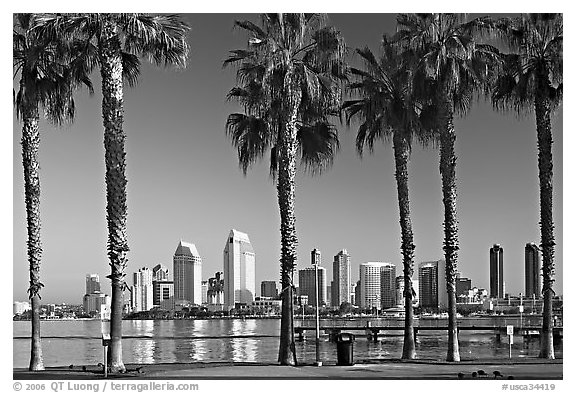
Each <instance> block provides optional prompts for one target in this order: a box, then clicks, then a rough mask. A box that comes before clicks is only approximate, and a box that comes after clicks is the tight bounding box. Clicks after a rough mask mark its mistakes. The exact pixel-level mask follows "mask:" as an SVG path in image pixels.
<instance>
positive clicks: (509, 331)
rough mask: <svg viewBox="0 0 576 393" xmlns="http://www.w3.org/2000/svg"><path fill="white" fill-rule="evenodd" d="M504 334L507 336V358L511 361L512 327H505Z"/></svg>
mask: <svg viewBox="0 0 576 393" xmlns="http://www.w3.org/2000/svg"><path fill="white" fill-rule="evenodd" d="M506 334H508V357H509V358H510V359H512V340H513V337H514V325H507V326H506Z"/></svg>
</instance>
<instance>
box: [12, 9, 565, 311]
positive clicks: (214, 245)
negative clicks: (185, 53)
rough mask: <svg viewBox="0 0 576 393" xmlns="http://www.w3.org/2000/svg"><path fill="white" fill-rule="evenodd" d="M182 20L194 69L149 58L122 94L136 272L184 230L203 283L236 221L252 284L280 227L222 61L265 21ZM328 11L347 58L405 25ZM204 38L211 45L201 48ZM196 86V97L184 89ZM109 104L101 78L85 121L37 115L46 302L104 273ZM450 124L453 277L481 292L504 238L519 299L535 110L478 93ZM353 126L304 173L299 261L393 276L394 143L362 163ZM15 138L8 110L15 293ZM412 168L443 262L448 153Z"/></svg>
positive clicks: (271, 262) (557, 208) (417, 232)
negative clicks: (246, 168) (342, 259)
mask: <svg viewBox="0 0 576 393" xmlns="http://www.w3.org/2000/svg"><path fill="white" fill-rule="evenodd" d="M185 18H186V19H187V20H188V21H189V23H190V25H191V26H192V31H191V32H190V41H189V42H190V46H191V49H192V53H191V57H190V61H189V65H188V68H187V69H186V70H177V71H172V70H161V69H155V68H153V67H150V66H148V65H143V69H142V76H141V79H140V82H139V84H138V85H137V86H136V87H135V88H133V89H128V88H127V89H126V90H125V105H126V107H125V129H126V133H127V142H126V148H127V171H128V172H127V175H128V241H129V246H130V249H131V250H130V252H129V253H128V271H135V270H137V268H138V267H139V266H144V265H146V266H154V265H156V264H157V263H163V264H165V265H170V257H171V255H170V252H171V249H172V248H173V244H174V239H178V238H186V239H190V240H191V241H193V242H194V243H195V244H196V245H197V246H198V249H199V252H200V254H201V255H202V256H203V269H204V270H205V271H206V272H210V273H206V274H205V275H204V277H203V278H202V279H207V278H208V277H210V276H211V274H213V273H214V272H216V271H221V268H220V266H221V253H222V249H221V239H222V237H223V236H224V235H225V233H226V232H227V231H228V229H229V228H231V227H238V228H242V229H243V230H244V231H246V232H247V233H250V236H251V240H252V242H253V244H254V248H255V252H256V253H257V254H258V260H259V262H258V264H259V265H258V268H257V269H256V281H257V282H261V281H263V280H271V279H273V280H275V281H278V280H279V277H278V276H279V274H278V270H279V256H280V249H279V248H280V235H279V222H280V221H279V217H278V206H277V198H276V189H275V186H274V184H273V183H272V181H271V180H270V179H269V177H268V166H267V164H266V162H262V163H259V164H256V165H255V166H254V168H253V170H251V171H250V172H249V173H248V175H247V176H246V177H243V176H242V174H241V171H240V170H239V168H238V163H237V154H236V151H235V150H234V149H233V148H232V146H231V144H230V141H229V140H228V139H227V138H226V135H225V132H224V124H225V119H226V116H227V115H228V114H229V113H233V112H238V111H240V108H239V107H238V106H237V105H235V104H234V103H228V102H226V100H225V95H226V93H227V91H228V90H229V89H230V88H231V87H233V86H234V85H235V82H234V72H233V70H222V67H221V65H222V61H223V60H224V59H225V58H226V56H227V54H228V51H229V50H232V49H237V48H243V47H244V46H245V41H246V37H244V36H243V35H242V34H240V33H239V32H238V31H233V30H232V25H233V21H234V19H250V20H255V15H241V14H238V15H236V14H234V15H231V14H218V15H216V14H208V15H198V14H190V15H186V16H185ZM329 21H330V23H331V24H332V25H334V26H335V27H337V28H338V29H340V30H341V32H342V35H343V36H344V38H345V40H346V42H347V44H348V45H349V46H350V47H351V49H350V51H351V52H353V51H354V49H355V48H358V47H363V46H365V45H368V46H370V48H371V49H372V50H373V51H374V52H376V53H377V52H378V46H377V45H378V42H379V41H380V37H381V35H382V33H385V32H386V33H391V32H393V31H394V29H395V22H394V15H393V14H333V15H329ZM357 26H365V27H366V28H365V29H357ZM360 30H361V31H360ZM206 36H209V37H210V42H211V45H209V46H206V45H202V39H203V38H202V37H206ZM354 61H356V62H357V61H358V60H357V59H356V60H354ZM98 83H99V80H98V76H97V75H94V84H95V86H98ZM191 88H193V89H194V90H195V91H197V92H199V94H190V90H191ZM99 101H100V92H99V88H98V87H97V88H96V94H95V96H94V97H92V98H90V97H88V95H87V93H86V92H85V91H83V92H79V93H78V95H77V107H76V109H77V116H78V117H77V120H76V122H75V123H74V124H73V125H72V126H70V127H65V128H64V129H54V128H52V127H50V126H48V125H47V124H46V123H45V122H44V121H41V148H40V165H41V168H42V170H41V173H40V181H41V184H42V200H41V207H40V211H41V219H42V234H41V236H42V244H43V248H44V253H43V260H42V266H41V272H40V277H41V281H42V282H43V283H44V285H45V287H44V288H43V289H42V291H41V295H42V300H43V302H48V303H54V302H62V301H63V302H74V303H76V302H77V301H78V300H76V299H77V295H76V294H77V293H79V292H81V291H82V289H81V286H82V283H81V282H78V281H77V280H76V279H75V277H77V276H79V275H84V274H85V271H86V270H88V268H89V270H90V271H94V272H95V273H97V274H99V275H100V276H101V277H105V276H106V275H107V274H109V266H108V259H107V257H106V240H105V236H106V224H105V212H104V200H105V190H104V186H103V177H104V163H103V161H104V160H103V152H102V125H101V117H100V107H99V104H100V102H99ZM150 114H153V115H150ZM562 121H563V116H562V107H560V108H559V109H558V111H557V112H556V115H555V116H554V117H553V122H552V126H553V136H554V142H555V143H554V145H553V146H554V151H553V154H554V194H555V196H554V221H555V226H556V231H555V236H556V244H557V246H556V256H555V264H556V276H555V279H556V282H555V284H554V290H555V291H556V293H557V294H558V295H560V294H563V252H562V250H563V241H562V239H563V225H562V211H563V206H562V191H563V182H562V174H563V167H562V158H563V155H562V146H563V135H562ZM455 124H456V133H457V140H456V150H457V151H456V154H457V157H458V167H457V172H456V175H457V187H458V200H457V203H458V205H457V209H458V220H459V227H460V233H459V237H460V252H459V259H458V268H459V271H460V272H461V274H462V276H465V277H469V278H471V279H472V281H473V285H474V286H477V287H483V288H488V287H489V269H488V264H489V261H488V257H487V253H488V251H487V250H488V249H489V247H490V246H491V245H492V244H494V243H499V244H501V245H502V247H503V248H505V249H506V263H505V266H504V274H503V275H504V280H505V282H506V292H508V293H511V294H513V295H517V294H518V293H520V292H522V293H523V292H524V275H523V274H520V273H519V272H523V271H524V246H525V244H526V243H530V242H535V243H537V244H538V243H539V239H540V235H539V228H538V221H539V218H538V176H537V154H536V132H535V125H534V120H533V115H528V116H523V117H521V118H518V117H516V116H515V115H514V114H511V113H510V114H502V113H497V112H494V111H493V110H492V108H491V107H490V105H489V104H488V103H485V102H482V101H481V102H480V103H477V104H476V105H475V106H474V108H473V109H472V111H471V112H470V113H469V114H468V115H467V116H466V117H465V118H457V119H456V121H455ZM355 127H356V125H354V124H353V125H352V127H351V128H350V129H349V130H347V129H346V127H344V126H342V125H338V129H339V134H340V141H341V142H340V144H341V149H340V152H339V154H338V155H337V156H336V158H335V161H334V166H333V167H332V168H331V169H330V170H329V171H327V172H326V173H324V174H323V175H322V176H316V177H310V176H307V175H306V176H305V175H304V174H303V173H302V171H301V170H300V169H301V168H299V173H298V176H297V194H296V231H297V236H298V240H299V245H298V248H297V255H298V261H297V266H296V270H298V269H300V268H302V267H304V266H308V263H309V262H308V255H309V254H308V253H309V250H311V249H312V248H314V247H318V248H319V249H320V250H322V251H323V252H324V253H325V255H335V253H336V252H337V251H338V250H340V249H342V248H346V249H347V250H348V251H349V252H350V255H351V258H352V269H351V271H352V280H351V281H352V282H356V281H357V279H358V267H357V266H359V264H360V263H363V262H366V261H371V260H386V261H389V262H390V263H393V264H394V265H396V268H397V270H398V271H400V270H399V269H400V267H401V253H400V228H399V225H398V218H397V215H398V212H397V209H398V207H397V200H396V190H395V182H394V171H393V169H392V168H393V154H392V149H391V148H390V146H388V145H385V144H377V145H376V146H375V151H374V155H370V156H369V155H365V157H364V158H363V159H362V160H360V159H359V158H358V157H357V155H356V152H355V150H354V149H355V147H354V137H355V132H356V128H355ZM20 133H21V124H20V123H19V122H18V121H17V119H16V118H15V116H14V115H13V141H12V155H13V162H12V164H13V173H12V175H13V195H12V196H13V220H14V221H13V250H14V259H13V266H14V269H13V281H14V286H13V299H14V300H25V299H26V298H27V293H26V288H27V280H28V274H27V268H28V264H27V258H26V242H25V237H26V226H25V210H24V198H23V180H22V165H21V162H20V160H21V157H20V151H21V147H20V144H19V139H20V138H19V135H20ZM62 152H66V154H62ZM409 174H410V192H411V194H410V197H411V204H412V212H413V225H414V237H415V244H416V251H415V252H416V256H415V260H414V262H415V265H417V264H418V263H420V262H421V261H427V260H435V259H440V258H443V257H444V255H443V251H442V205H441V189H440V176H439V171H438V151H437V150H435V149H432V148H421V147H420V146H418V145H417V144H415V145H414V148H413V153H412V158H411V163H410V167H409ZM70 179H74V181H70ZM495 190H496V191H497V192H495ZM239 206H240V208H239ZM343 223H344V224H343ZM78 228H82V230H81V231H80V230H78ZM334 228H338V230H334ZM86 239H90V241H86ZM168 250H170V251H168ZM78 255H81V261H80V263H79V261H78ZM328 265H329V263H326V267H327V268H328V269H329V266H328ZM328 273H329V274H331V272H330V271H329V272H328ZM329 277H331V276H330V275H329ZM413 278H415V277H413ZM109 285H110V284H109V280H107V279H106V280H104V279H103V280H102V291H103V292H108V293H109V292H110V291H109Z"/></svg>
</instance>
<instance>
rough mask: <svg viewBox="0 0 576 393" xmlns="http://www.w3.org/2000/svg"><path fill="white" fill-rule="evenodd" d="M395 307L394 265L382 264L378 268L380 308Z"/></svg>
mask: <svg viewBox="0 0 576 393" xmlns="http://www.w3.org/2000/svg"><path fill="white" fill-rule="evenodd" d="M395 305H396V265H394V264H392V263H384V265H382V267H381V268H380V307H382V309H386V308H391V307H394V306H395Z"/></svg>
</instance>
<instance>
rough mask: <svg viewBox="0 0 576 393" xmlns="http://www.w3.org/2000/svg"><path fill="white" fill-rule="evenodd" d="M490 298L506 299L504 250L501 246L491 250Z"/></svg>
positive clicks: (497, 245) (495, 245)
mask: <svg viewBox="0 0 576 393" xmlns="http://www.w3.org/2000/svg"><path fill="white" fill-rule="evenodd" d="M490 297H491V298H496V299H502V298H504V249H503V248H502V247H500V244H494V246H493V247H492V248H491V249H490Z"/></svg>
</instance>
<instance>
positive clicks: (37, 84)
mask: <svg viewBox="0 0 576 393" xmlns="http://www.w3.org/2000/svg"><path fill="white" fill-rule="evenodd" d="M36 23H37V17H36V15H34V14H17V15H15V17H14V29H13V34H12V35H13V69H14V77H15V78H16V77H17V76H18V75H20V81H19V89H18V93H16V92H15V96H14V105H15V107H16V115H17V117H18V118H19V119H22V140H21V144H22V163H23V165H24V193H25V201H26V220H27V228H28V241H27V244H28V262H29V265H30V267H29V271H30V286H29V287H28V297H29V299H30V301H31V303H32V335H31V346H30V348H31V353H30V365H29V369H30V371H39V370H44V363H43V359H42V343H41V335H40V290H41V288H42V287H43V286H44V285H43V284H42V283H41V282H40V263H41V258H42V244H41V240H40V165H39V162H38V149H39V147H40V132H39V121H40V115H39V112H40V109H41V108H42V109H43V110H44V113H45V114H46V118H47V119H48V120H49V121H50V122H51V123H53V124H55V125H61V124H63V123H64V122H66V121H72V120H73V118H74V100H73V95H72V93H73V91H74V88H75V87H76V86H77V85H78V84H79V83H80V82H82V83H85V84H86V85H87V86H88V88H89V90H90V92H92V84H91V83H90V80H89V79H88V78H87V76H86V75H84V74H83V73H82V68H80V69H79V70H78V69H77V70H75V71H74V70H72V69H71V67H70V64H74V65H79V64H80V63H78V62H75V61H70V59H71V58H72V57H73V56H74V52H73V47H74V43H73V42H67V41H65V40H62V39H57V40H50V39H46V38H44V37H42V36H41V35H40V34H38V33H39V32H38V30H37V29H36Z"/></svg>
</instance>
